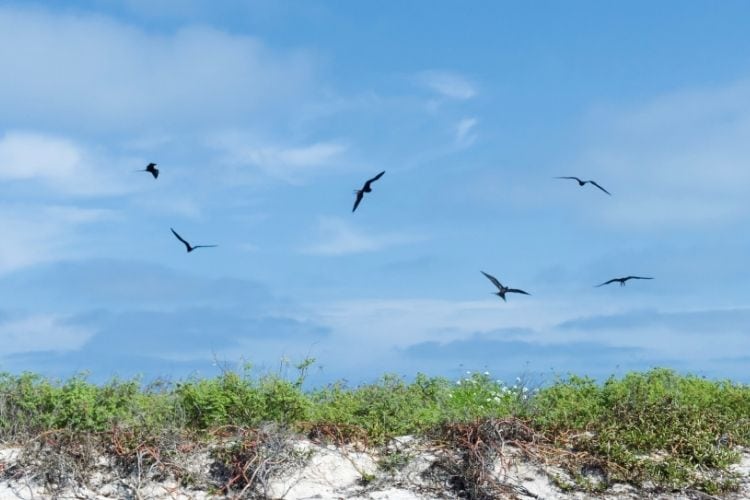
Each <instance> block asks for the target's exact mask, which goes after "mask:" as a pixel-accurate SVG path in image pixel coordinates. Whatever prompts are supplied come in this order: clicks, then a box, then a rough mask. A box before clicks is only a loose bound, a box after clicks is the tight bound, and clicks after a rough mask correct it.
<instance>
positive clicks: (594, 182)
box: [589, 181, 612, 196]
mask: <svg viewBox="0 0 750 500" xmlns="http://www.w3.org/2000/svg"><path fill="white" fill-rule="evenodd" d="M589 182H590V183H591V184H593V185H594V186H596V187H598V188H599V189H601V190H602V191H604V192H605V193H607V194H608V195H610V196H612V193H610V192H609V191H607V190H606V189H604V188H603V187H601V186H600V185H599V184H597V183H596V181H589Z"/></svg>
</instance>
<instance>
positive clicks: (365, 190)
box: [352, 170, 385, 212]
mask: <svg viewBox="0 0 750 500" xmlns="http://www.w3.org/2000/svg"><path fill="white" fill-rule="evenodd" d="M384 173H385V170H383V171H382V172H380V173H379V174H378V175H376V176H375V177H373V178H372V179H369V180H368V181H367V182H365V185H364V186H362V189H356V190H355V191H354V192H355V193H357V199H356V200H354V208H352V212H354V211H355V210H357V207H358V206H359V202H361V201H362V198H363V197H364V196H365V193H370V192H372V187H371V184H372V183H373V182H375V181H376V180H378V179H380V178H381V177H383V174H384Z"/></svg>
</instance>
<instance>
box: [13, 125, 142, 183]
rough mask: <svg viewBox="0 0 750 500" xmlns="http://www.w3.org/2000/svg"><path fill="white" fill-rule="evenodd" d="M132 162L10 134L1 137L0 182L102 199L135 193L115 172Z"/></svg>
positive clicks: (56, 140) (47, 138) (46, 138)
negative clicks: (103, 196) (31, 185)
mask: <svg viewBox="0 0 750 500" xmlns="http://www.w3.org/2000/svg"><path fill="white" fill-rule="evenodd" d="M118 168H121V169H122V171H127V169H128V168H130V169H132V163H127V164H125V162H124V161H123V160H115V159H114V158H112V157H108V156H106V155H103V154H94V153H92V152H91V151H88V150H86V148H84V147H82V146H80V145H78V144H75V143H74V142H73V141H71V140H68V139H65V138H61V137H56V136H51V135H45V134H38V133H31V132H20V131H11V132H7V133H6V134H5V135H3V136H2V138H0V182H2V181H5V182H8V183H19V182H39V183H41V184H42V185H43V186H44V187H45V188H46V189H48V190H49V191H51V192H53V193H62V194H65V195H73V196H102V195H113V194H121V193H125V192H128V191H132V190H133V189H134V188H132V187H131V186H130V185H129V184H127V183H123V182H118V179H117V178H116V176H115V175H114V172H115V171H116V170H117V169H118Z"/></svg>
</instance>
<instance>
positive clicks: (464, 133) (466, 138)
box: [456, 118, 477, 147]
mask: <svg viewBox="0 0 750 500" xmlns="http://www.w3.org/2000/svg"><path fill="white" fill-rule="evenodd" d="M476 124H477V119H476V118H463V119H461V120H460V121H459V122H458V124H457V125H456V145H457V146H459V147H467V146H471V144H472V143H473V142H474V141H475V140H476V138H477V136H476V134H474V133H472V132H473V130H474V127H475V126H476Z"/></svg>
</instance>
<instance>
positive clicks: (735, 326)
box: [560, 308, 750, 335]
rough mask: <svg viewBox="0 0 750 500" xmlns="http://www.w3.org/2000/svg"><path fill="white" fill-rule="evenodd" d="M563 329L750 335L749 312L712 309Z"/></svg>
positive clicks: (642, 313) (585, 321)
mask: <svg viewBox="0 0 750 500" xmlns="http://www.w3.org/2000/svg"><path fill="white" fill-rule="evenodd" d="M560 328H563V329H577V330H618V329H623V330H637V329H646V328H663V329H668V330H673V331H677V332H680V333H689V334H707V335H712V334H714V335H715V334H724V333H727V332H733V331H734V332H743V333H747V334H750V309H747V308H744V309H710V310H698V311H677V312H663V311H658V310H655V309H649V310H636V311H627V312H622V313H617V314H606V315H597V316H588V317H582V318H576V319H571V320H568V321H565V322H563V323H561V324H560Z"/></svg>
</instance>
